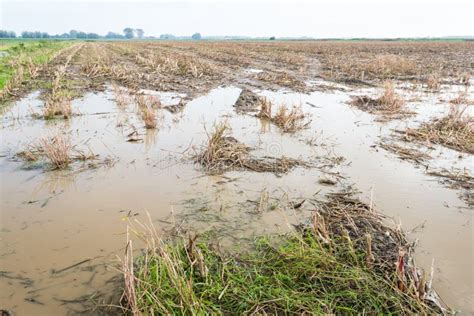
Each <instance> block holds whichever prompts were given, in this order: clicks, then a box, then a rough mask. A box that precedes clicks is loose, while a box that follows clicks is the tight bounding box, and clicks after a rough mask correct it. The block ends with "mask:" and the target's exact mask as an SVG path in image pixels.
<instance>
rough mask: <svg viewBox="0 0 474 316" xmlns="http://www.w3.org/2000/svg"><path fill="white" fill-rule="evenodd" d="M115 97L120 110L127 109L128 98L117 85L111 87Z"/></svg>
mask: <svg viewBox="0 0 474 316" xmlns="http://www.w3.org/2000/svg"><path fill="white" fill-rule="evenodd" d="M112 89H113V91H114V95H115V102H116V103H117V106H118V107H119V108H120V109H123V108H125V107H127V105H128V104H129V96H128V95H127V93H126V92H125V91H124V90H123V89H121V88H120V87H119V86H118V85H117V84H114V85H113V86H112Z"/></svg>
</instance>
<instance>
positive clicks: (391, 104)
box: [377, 81, 404, 112]
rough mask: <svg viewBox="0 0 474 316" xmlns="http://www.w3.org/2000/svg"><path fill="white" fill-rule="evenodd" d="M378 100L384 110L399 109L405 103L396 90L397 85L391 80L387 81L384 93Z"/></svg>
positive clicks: (393, 110) (392, 110) (394, 110)
mask: <svg viewBox="0 0 474 316" xmlns="http://www.w3.org/2000/svg"><path fill="white" fill-rule="evenodd" d="M377 100H378V103H379V104H380V106H381V107H382V108H383V109H384V110H386V111H390V112H397V111H399V110H400V109H401V107H402V106H403V104H404V101H403V99H402V98H400V97H399V96H398V94H397V93H396V92H395V85H394V84H393V82H390V81H387V82H385V84H384V91H383V94H382V96H380V98H378V99H377Z"/></svg>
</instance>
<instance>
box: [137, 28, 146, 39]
mask: <svg viewBox="0 0 474 316" xmlns="http://www.w3.org/2000/svg"><path fill="white" fill-rule="evenodd" d="M135 33H137V37H138V38H143V34H145V31H143V30H142V29H136V30H135Z"/></svg>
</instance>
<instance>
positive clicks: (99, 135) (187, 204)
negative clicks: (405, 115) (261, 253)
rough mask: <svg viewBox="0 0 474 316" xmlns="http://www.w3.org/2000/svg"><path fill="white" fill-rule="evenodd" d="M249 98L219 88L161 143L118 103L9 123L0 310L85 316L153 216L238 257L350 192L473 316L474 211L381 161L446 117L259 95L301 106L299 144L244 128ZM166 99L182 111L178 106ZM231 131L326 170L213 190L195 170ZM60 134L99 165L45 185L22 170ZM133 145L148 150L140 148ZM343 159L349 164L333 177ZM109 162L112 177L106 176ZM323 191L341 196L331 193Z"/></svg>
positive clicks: (167, 116) (272, 130)
mask: <svg viewBox="0 0 474 316" xmlns="http://www.w3.org/2000/svg"><path fill="white" fill-rule="evenodd" d="M239 93H240V89H238V88H235V87H222V88H217V89H215V90H213V91H211V93H209V94H208V95H206V96H203V97H200V98H197V99H194V100H193V101H191V102H189V103H188V104H187V106H186V107H185V109H184V110H183V112H181V113H177V114H172V113H169V112H168V111H165V110H163V111H161V112H162V118H161V120H160V122H161V123H160V124H159V126H160V128H159V129H158V130H146V129H144V128H143V123H142V122H141V121H140V119H139V118H138V117H137V114H136V111H135V109H134V107H133V106H132V105H130V106H128V107H126V108H119V107H117V105H116V104H115V102H114V100H113V97H114V96H113V94H112V93H111V92H110V91H108V92H105V93H98V94H88V95H86V96H85V97H84V98H83V99H81V100H77V101H75V102H74V108H75V111H76V112H77V113H81V115H79V116H75V117H73V118H72V119H71V120H69V121H64V120H56V121H52V122H47V121H46V122H45V121H43V120H33V119H31V113H32V112H35V111H37V112H39V111H40V107H41V106H42V103H41V101H39V100H38V96H39V93H32V94H31V95H29V96H28V97H27V98H25V99H23V100H21V101H19V102H18V103H17V104H16V105H15V106H14V107H12V108H11V110H10V111H9V112H8V113H5V114H4V116H3V118H2V124H3V128H2V130H1V131H0V133H1V151H0V153H1V157H0V161H1V163H0V173H1V194H2V196H1V199H2V201H1V231H0V237H1V244H2V247H1V253H0V270H1V275H0V286H1V289H2V291H1V293H0V308H5V309H11V310H13V311H15V312H16V313H18V315H32V314H34V315H39V314H44V315H51V314H61V313H66V312H68V311H71V309H74V308H75V305H74V303H71V301H74V300H77V299H78V298H80V297H82V296H84V295H86V294H90V293H93V292H94V291H95V290H96V289H98V288H101V287H102V286H103V285H104V283H105V282H106V281H107V280H108V279H110V278H111V277H113V276H114V275H116V273H117V272H116V271H114V270H113V269H111V266H113V265H114V264H115V263H116V261H117V260H116V255H121V254H122V251H123V246H124V244H125V238H126V237H125V234H124V232H125V227H126V224H127V219H131V220H135V219H139V220H143V221H145V220H146V217H147V215H146V214H147V213H149V214H150V217H151V218H152V220H153V221H154V223H155V225H156V226H157V228H158V229H169V228H170V227H175V228H176V227H181V228H183V229H188V230H191V231H193V232H203V231H210V232H212V233H213V234H215V236H216V238H219V239H221V241H222V243H228V244H232V243H234V242H237V241H239V240H242V239H245V238H251V237H252V236H255V235H259V234H263V233H269V232H284V231H287V230H289V229H291V227H292V225H291V224H297V223H299V222H300V221H302V220H303V219H305V218H307V217H308V216H309V214H310V211H311V205H310V203H305V204H303V207H301V208H299V209H298V210H294V209H292V208H291V207H287V206H288V205H289V204H290V203H291V202H299V201H302V200H303V199H306V198H308V197H312V196H313V195H321V196H323V195H324V194H325V193H327V192H330V191H337V190H339V189H340V188H341V187H345V186H348V185H352V186H353V187H354V188H356V189H358V190H360V191H361V192H362V193H361V196H362V198H363V199H365V200H366V201H370V200H371V199H372V201H373V203H374V204H375V205H376V207H377V209H378V210H380V211H382V212H383V213H384V214H386V215H388V216H391V217H393V218H394V219H395V220H396V221H397V222H398V221H400V222H401V223H402V225H403V227H404V228H405V229H412V228H415V227H416V229H414V230H413V231H412V232H411V233H410V238H412V239H416V238H418V239H419V246H418V248H417V253H416V258H417V260H418V264H419V265H421V266H422V267H424V268H425V269H426V270H427V271H428V272H429V269H430V267H431V265H432V262H433V260H434V267H435V275H434V282H435V287H436V289H437V290H438V292H439V293H440V295H441V297H442V298H443V299H444V300H445V301H446V303H447V304H449V305H450V306H452V307H454V308H456V309H461V310H464V311H472V304H473V302H474V301H473V298H472V293H473V291H474V288H473V283H474V276H473V274H474V273H473V270H472V265H473V262H474V260H473V227H472V209H469V208H468V207H467V206H466V204H465V202H463V201H462V200H460V199H459V198H458V192H457V191H455V190H452V189H448V188H446V187H445V186H443V185H441V184H439V183H438V181H437V179H436V178H433V177H430V176H428V175H426V174H425V172H424V170H423V169H422V168H416V167H415V166H414V165H413V164H412V163H410V162H406V161H401V160H399V159H397V158H396V157H395V156H394V155H393V154H391V153H389V152H386V151H384V150H382V149H377V148H374V147H373V145H374V144H376V143H377V142H378V141H379V137H380V136H387V135H390V133H391V130H392V129H403V128H405V127H406V126H410V125H413V124H415V125H416V124H419V123H420V122H422V121H426V120H428V119H429V118H430V117H431V116H433V115H440V114H442V113H445V112H446V111H447V110H448V109H447V108H445V107H444V106H442V105H440V104H437V102H436V98H435V97H433V96H430V95H423V96H422V98H421V101H418V102H413V103H412V104H411V107H412V109H413V110H415V111H417V112H419V114H418V115H417V116H416V117H415V118H412V119H409V120H402V121H392V122H390V123H385V124H381V123H377V122H374V117H373V116H372V115H370V114H367V113H364V112H361V111H359V110H356V109H353V108H350V107H349V106H348V105H347V104H346V102H347V101H348V99H349V96H348V94H347V93H343V92H333V93H331V92H314V93H312V94H310V95H304V94H296V93H285V92H268V91H262V92H260V94H262V95H265V96H267V97H269V98H270V99H272V100H273V101H274V103H276V104H279V103H280V102H287V103H290V104H291V103H298V104H299V103H301V104H302V107H303V111H305V112H307V113H311V117H312V123H311V126H310V128H309V129H306V130H303V131H301V132H298V133H296V134H294V135H289V134H282V133H281V132H280V131H279V130H278V128H277V127H276V126H274V125H272V124H269V123H268V122H265V121H261V120H259V119H257V118H255V117H252V116H250V115H245V114H244V115H240V114H236V113H235V111H234V108H233V107H232V106H233V104H234V102H235V101H236V99H237V97H238V96H239ZM163 98H164V99H166V100H167V102H169V103H170V104H173V103H176V102H175V101H176V99H179V98H178V96H172V95H163ZM220 120H227V122H228V124H229V125H230V126H231V127H232V136H233V137H235V138H237V139H238V140H239V141H241V142H243V143H245V144H246V145H248V146H251V147H252V148H253V149H254V150H253V151H252V155H255V156H260V157H263V156H274V157H280V156H282V155H284V156H287V157H292V158H298V159H302V160H305V161H311V162H312V163H313V165H314V167H313V168H302V167H300V168H296V169H294V170H292V171H290V172H289V173H288V174H286V175H275V174H273V173H254V172H248V171H245V172H242V171H232V172H227V173H225V174H223V175H220V176H208V175H206V174H205V173H204V172H203V171H202V170H201V168H200V167H199V166H196V165H195V164H194V163H193V162H192V159H191V158H190V156H191V155H192V154H193V152H195V151H199V148H200V145H201V144H202V143H203V142H204V141H205V140H206V139H207V136H206V129H207V130H208V131H210V130H211V129H212V125H213V123H214V122H215V121H220ZM205 128H206V129H205ZM58 130H60V131H63V132H68V133H69V134H70V135H71V139H72V141H73V143H74V144H75V145H76V146H77V147H76V148H77V149H78V150H81V151H84V152H88V151H92V152H93V153H94V154H98V155H99V156H98V160H97V163H96V165H97V166H96V167H95V168H92V167H91V166H90V165H89V162H74V164H73V166H72V168H71V169H70V170H64V171H45V170H44V169H43V168H40V167H41V166H37V165H36V166H35V165H31V164H25V163H24V162H23V161H20V160H18V159H16V158H15V157H14V154H15V153H16V152H18V151H20V150H23V149H24V148H25V147H26V146H27V145H28V144H29V143H35V142H37V141H38V140H39V139H40V138H41V137H42V136H47V135H49V134H51V133H54V132H57V131H58ZM134 131H136V135H135V136H134V137H135V140H138V141H135V142H128V141H127V140H128V139H129V136H128V135H130V134H131V133H132V132H134ZM434 152H435V153H437V154H436V155H434V156H436V159H433V164H437V165H440V166H444V167H448V168H451V167H457V168H467V169H468V170H469V171H470V172H471V174H472V173H474V170H473V169H474V157H473V156H466V157H464V158H463V159H458V155H457V154H456V153H455V152H453V151H451V150H448V149H442V148H438V147H437V148H436V149H435V150H434ZM440 155H441V156H440ZM338 156H342V157H344V158H345V160H344V161H343V162H342V163H340V164H339V165H337V164H336V165H334V163H333V162H334V161H335V160H337V157H338ZM441 157H442V158H441ZM105 160H106V161H110V162H111V163H107V164H102V163H100V162H101V161H105ZM325 177H334V178H337V179H339V182H338V184H337V185H336V186H326V185H322V184H320V183H319V180H320V179H321V178H325ZM262 192H268V195H269V196H270V201H272V203H274V207H270V208H268V209H266V210H265V211H263V212H262V211H259V210H257V206H256V204H257V203H256V202H258V200H259V199H260V196H261V194H262ZM76 264H77V265H76Z"/></svg>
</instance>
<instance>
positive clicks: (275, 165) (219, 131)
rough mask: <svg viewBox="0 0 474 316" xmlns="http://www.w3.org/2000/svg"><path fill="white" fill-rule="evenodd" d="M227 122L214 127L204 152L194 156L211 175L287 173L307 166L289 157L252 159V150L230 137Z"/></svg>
mask: <svg viewBox="0 0 474 316" xmlns="http://www.w3.org/2000/svg"><path fill="white" fill-rule="evenodd" d="M229 134H230V133H229V127H228V125H227V124H226V123H225V122H221V123H218V124H215V125H214V130H213V132H212V133H211V134H208V141H207V143H206V144H205V145H204V146H203V150H202V151H201V152H200V153H199V154H197V155H195V156H194V160H195V162H196V163H199V164H200V165H202V166H203V167H204V168H205V169H206V171H207V172H209V173H222V172H225V171H229V170H239V169H243V170H250V171H255V172H274V173H277V174H279V173H287V172H288V171H290V170H291V169H293V168H294V167H297V166H306V165H307V164H306V163H305V162H303V161H300V160H297V159H293V158H287V157H279V158H275V157H267V156H265V157H261V158H256V157H251V156H250V154H249V153H250V151H251V148H249V147H247V146H246V145H244V144H242V143H240V142H239V141H238V140H237V139H235V138H234V137H232V136H230V135H229Z"/></svg>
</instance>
